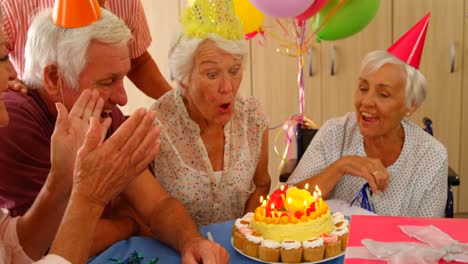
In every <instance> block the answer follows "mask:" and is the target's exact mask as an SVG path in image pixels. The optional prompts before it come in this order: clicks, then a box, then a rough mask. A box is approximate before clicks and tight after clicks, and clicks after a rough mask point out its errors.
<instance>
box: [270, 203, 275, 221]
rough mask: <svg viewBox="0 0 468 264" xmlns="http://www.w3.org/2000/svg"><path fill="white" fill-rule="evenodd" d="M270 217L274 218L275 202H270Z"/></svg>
mask: <svg viewBox="0 0 468 264" xmlns="http://www.w3.org/2000/svg"><path fill="white" fill-rule="evenodd" d="M271 219H272V220H274V219H275V204H274V203H271Z"/></svg>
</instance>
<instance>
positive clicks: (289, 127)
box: [274, 115, 319, 171]
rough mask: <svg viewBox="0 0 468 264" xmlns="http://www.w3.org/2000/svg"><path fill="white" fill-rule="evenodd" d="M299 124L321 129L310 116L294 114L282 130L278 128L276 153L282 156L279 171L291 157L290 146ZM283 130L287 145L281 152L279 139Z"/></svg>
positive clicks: (275, 142)
mask: <svg viewBox="0 0 468 264" xmlns="http://www.w3.org/2000/svg"><path fill="white" fill-rule="evenodd" d="M299 125H300V126H303V127H307V128H313V129H319V126H318V125H317V124H316V123H315V122H314V121H313V120H312V119H311V118H310V117H308V116H301V115H294V116H292V117H290V118H288V119H287V120H286V121H284V122H283V123H282V125H281V127H282V130H278V132H277V133H276V136H275V141H274V150H275V153H276V154H277V155H278V156H280V157H281V161H280V165H279V171H281V169H282V168H283V166H284V165H285V164H286V161H287V160H288V157H289V158H291V151H290V147H291V143H292V142H293V139H294V137H295V136H296V134H297V128H298V126H299ZM282 132H284V135H285V136H286V139H285V142H284V144H285V145H286V146H285V148H284V151H283V152H282V153H280V151H279V148H278V141H279V139H280V136H281V135H282Z"/></svg>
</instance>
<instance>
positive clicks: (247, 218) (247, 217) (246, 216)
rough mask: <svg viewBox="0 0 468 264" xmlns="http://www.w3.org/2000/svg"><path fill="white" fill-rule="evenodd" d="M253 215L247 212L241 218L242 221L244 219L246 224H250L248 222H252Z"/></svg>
mask: <svg viewBox="0 0 468 264" xmlns="http://www.w3.org/2000/svg"><path fill="white" fill-rule="evenodd" d="M254 215H255V214H254V213H253V212H248V213H246V214H245V215H244V216H243V217H242V219H244V220H246V221H247V222H249V223H250V221H252V218H253V216H254Z"/></svg>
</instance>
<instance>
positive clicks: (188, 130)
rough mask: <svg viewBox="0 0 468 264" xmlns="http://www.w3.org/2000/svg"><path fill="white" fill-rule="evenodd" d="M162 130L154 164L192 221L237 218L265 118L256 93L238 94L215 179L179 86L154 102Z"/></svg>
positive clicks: (254, 165)
mask: <svg viewBox="0 0 468 264" xmlns="http://www.w3.org/2000/svg"><path fill="white" fill-rule="evenodd" d="M152 109H153V110H156V111H157V112H158V119H157V120H156V122H160V123H161V124H162V125H163V127H164V129H163V131H162V133H161V136H160V140H161V146H160V151H159V155H158V156H157V157H156V159H155V160H154V163H153V166H154V167H153V168H154V174H155V177H156V179H158V181H159V182H160V183H161V185H162V186H163V187H164V188H165V189H166V190H167V191H168V192H169V193H171V194H172V195H173V196H174V197H176V198H177V199H179V200H180V201H181V202H182V203H183V204H184V205H185V207H186V208H187V210H188V211H189V213H190V214H191V216H192V218H193V219H194V220H195V222H196V223H197V224H198V225H199V226H201V225H207V224H211V223H216V222H222V221H225V220H229V219H234V218H238V217H241V216H242V215H243V213H244V206H245V203H246V201H247V199H248V198H249V196H250V194H251V193H252V192H253V191H254V190H255V185H254V183H253V176H254V173H255V170H256V168H257V164H258V161H259V159H260V152H261V146H262V137H263V133H264V132H265V129H266V128H267V118H266V116H265V114H264V112H263V110H262V108H261V106H260V103H259V102H258V101H257V100H256V99H254V98H244V97H241V96H238V97H237V99H236V102H235V114H234V115H233V117H232V119H231V120H230V121H229V122H228V123H227V124H226V125H225V127H224V136H225V146H224V166H223V170H222V174H221V178H220V180H219V181H218V180H216V177H215V172H214V171H213V167H212V166H211V162H210V160H209V157H208V152H207V150H206V148H205V145H204V143H203V140H202V138H201V136H200V128H199V126H198V124H197V123H195V122H194V121H193V120H192V119H190V117H189V114H188V112H187V109H186V108H185V105H184V103H183V100H182V95H181V92H180V90H179V89H174V90H172V91H170V92H168V93H166V94H165V95H164V96H163V97H161V98H160V99H159V100H158V101H156V102H155V103H154V105H153V106H152Z"/></svg>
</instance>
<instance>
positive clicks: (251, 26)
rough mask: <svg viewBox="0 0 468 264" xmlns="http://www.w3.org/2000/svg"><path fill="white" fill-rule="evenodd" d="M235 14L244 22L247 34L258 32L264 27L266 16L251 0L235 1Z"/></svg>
mask: <svg viewBox="0 0 468 264" xmlns="http://www.w3.org/2000/svg"><path fill="white" fill-rule="evenodd" d="M233 4H234V13H235V14H236V15H237V16H238V17H239V18H240V20H241V21H242V25H243V26H244V32H245V34H249V33H253V32H257V31H259V30H260V27H261V26H262V23H263V19H264V15H263V13H262V12H260V11H258V9H256V8H255V7H254V6H253V5H252V4H251V3H250V2H249V0H233Z"/></svg>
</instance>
